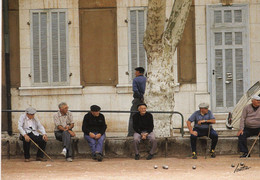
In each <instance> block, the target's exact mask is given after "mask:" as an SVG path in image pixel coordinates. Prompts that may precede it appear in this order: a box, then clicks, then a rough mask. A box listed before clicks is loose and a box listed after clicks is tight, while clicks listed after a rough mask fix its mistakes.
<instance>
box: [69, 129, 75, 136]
mask: <svg viewBox="0 0 260 180" xmlns="http://www.w3.org/2000/svg"><path fill="white" fill-rule="evenodd" d="M68 132H69V133H70V135H71V136H72V137H74V136H76V134H75V133H74V132H73V131H71V130H68Z"/></svg>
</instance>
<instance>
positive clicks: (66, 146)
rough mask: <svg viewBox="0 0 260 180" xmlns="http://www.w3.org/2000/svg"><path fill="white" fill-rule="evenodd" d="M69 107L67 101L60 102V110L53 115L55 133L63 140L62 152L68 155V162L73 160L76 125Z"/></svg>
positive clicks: (58, 138) (59, 139) (57, 137)
mask: <svg viewBox="0 0 260 180" xmlns="http://www.w3.org/2000/svg"><path fill="white" fill-rule="evenodd" d="M68 109H69V107H68V105H67V104H66V103H65V102H62V103H60V104H59V111H58V112H57V113H56V114H54V116H53V120H54V124H55V128H54V134H55V137H56V139H57V140H58V141H62V142H63V150H62V152H61V154H62V155H64V156H65V157H66V160H67V161H68V162H72V158H71V157H72V147H71V137H74V136H75V133H74V132H73V131H72V128H73V127H74V121H73V117H72V114H71V112H69V111H68Z"/></svg>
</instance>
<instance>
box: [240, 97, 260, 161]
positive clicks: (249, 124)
mask: <svg viewBox="0 0 260 180" xmlns="http://www.w3.org/2000/svg"><path fill="white" fill-rule="evenodd" d="M259 106H260V96H257V95H255V96H253V97H252V103H251V104H248V105H247V106H245V107H244V109H243V112H242V116H241V120H240V130H239V131H238V133H237V136H238V146H239V149H240V152H242V153H243V155H242V156H240V157H241V158H244V157H247V156H248V157H250V154H248V149H247V138H248V137H250V136H257V135H258V134H259V132H260V108H259Z"/></svg>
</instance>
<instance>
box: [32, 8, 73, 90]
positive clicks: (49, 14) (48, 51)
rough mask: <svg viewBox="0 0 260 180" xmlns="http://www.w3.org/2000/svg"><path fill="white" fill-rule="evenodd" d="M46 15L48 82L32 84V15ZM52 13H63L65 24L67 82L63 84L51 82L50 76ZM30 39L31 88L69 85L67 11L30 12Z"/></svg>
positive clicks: (51, 77)
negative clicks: (43, 13)
mask: <svg viewBox="0 0 260 180" xmlns="http://www.w3.org/2000/svg"><path fill="white" fill-rule="evenodd" d="M41 12H46V13H47V62H48V82H47V83H38V82H34V66H33V21H32V19H33V13H41ZM52 12H57V13H59V12H64V13H65V22H66V35H67V36H66V70H67V81H64V82H53V74H52V58H51V52H52V41H51V13H52ZM30 19H31V25H30V26H31V27H30V37H31V42H30V43H31V75H32V86H38V87H44V86H67V85H69V31H68V29H69V28H68V24H67V22H68V11H67V9H44V10H42V9H40V10H30ZM58 42H59V41H58Z"/></svg>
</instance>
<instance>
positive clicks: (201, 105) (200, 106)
mask: <svg viewBox="0 0 260 180" xmlns="http://www.w3.org/2000/svg"><path fill="white" fill-rule="evenodd" d="M199 108H206V109H208V108H209V104H208V103H200V104H199Z"/></svg>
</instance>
